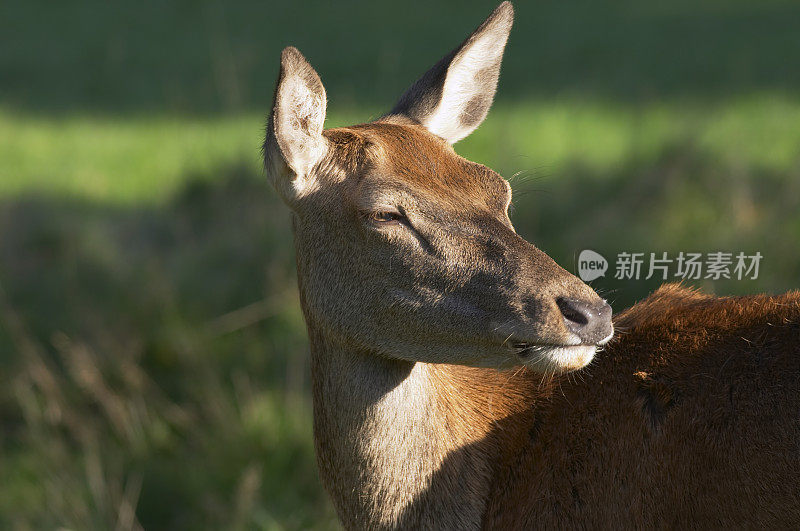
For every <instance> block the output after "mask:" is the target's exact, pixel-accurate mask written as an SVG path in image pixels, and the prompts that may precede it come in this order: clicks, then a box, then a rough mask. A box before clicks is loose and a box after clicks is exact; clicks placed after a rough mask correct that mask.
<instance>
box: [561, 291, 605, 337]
mask: <svg viewBox="0 0 800 531" xmlns="http://www.w3.org/2000/svg"><path fill="white" fill-rule="evenodd" d="M556 305H557V306H558V309H559V310H561V314H562V315H563V316H564V324H566V325H567V328H568V329H569V331H570V332H572V333H574V334H575V335H577V336H578V337H579V338H580V339H581V341H583V342H584V343H597V342H599V341H602V340H603V339H605V338H606V337H608V335H609V334H610V333H611V332H612V331H613V329H614V328H613V326H612V324H611V306H609V305H608V303H606V302H605V301H602V302H600V303H599V304H598V303H589V302H585V301H581V300H578V299H569V298H566V297H559V298H558V299H556Z"/></svg>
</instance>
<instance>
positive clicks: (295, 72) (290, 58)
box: [264, 46, 327, 203]
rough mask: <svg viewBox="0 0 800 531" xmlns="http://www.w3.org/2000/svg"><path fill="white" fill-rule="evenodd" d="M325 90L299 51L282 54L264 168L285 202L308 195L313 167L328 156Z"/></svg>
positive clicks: (290, 50) (294, 49) (265, 145)
mask: <svg viewBox="0 0 800 531" xmlns="http://www.w3.org/2000/svg"><path fill="white" fill-rule="evenodd" d="M325 109H326V98H325V87H323V86H322V81H320V79H319V75H317V73H316V72H315V71H314V69H313V68H312V67H311V65H310V64H308V61H306V58H305V57H303V54H301V53H300V51H299V50H298V49H297V48H294V47H291V46H290V47H288V48H285V49H284V50H283V52H282V53H281V71H280V75H279V77H278V84H277V86H276V88H275V100H274V102H273V104H272V112H271V113H270V116H269V120H268V121H267V135H266V139H265V140H264V165H265V167H266V171H267V176H268V177H269V179H270V181H272V184H273V185H274V186H275V189H276V190H277V191H278V193H279V194H280V195H281V197H282V198H283V200H284V201H286V202H287V203H291V202H292V201H293V200H295V199H297V198H298V197H300V196H302V195H303V194H304V193H306V192H307V191H308V190H309V188H310V187H312V185H313V180H314V179H313V175H312V172H313V169H314V166H315V165H316V164H317V163H318V162H319V161H320V160H321V159H322V158H323V157H324V156H325V154H326V152H327V142H326V141H325V138H324V137H323V136H322V128H323V123H324V122H325Z"/></svg>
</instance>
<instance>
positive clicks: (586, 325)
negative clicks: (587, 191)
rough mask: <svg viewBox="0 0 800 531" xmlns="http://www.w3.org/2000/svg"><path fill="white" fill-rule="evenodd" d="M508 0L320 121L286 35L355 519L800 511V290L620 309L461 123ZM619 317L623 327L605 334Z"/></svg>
mask: <svg viewBox="0 0 800 531" xmlns="http://www.w3.org/2000/svg"><path fill="white" fill-rule="evenodd" d="M513 15H514V12H513V8H512V6H511V4H510V3H508V2H504V3H502V4H500V6H499V7H497V8H496V9H495V10H494V11H493V12H492V13H491V15H490V16H489V17H488V18H487V19H486V20H485V21H484V22H483V23H482V24H481V25H480V26H479V27H478V28H477V29H476V30H475V31H474V32H473V33H472V34H470V35H469V37H467V39H466V40H465V41H464V42H463V43H462V44H461V45H460V46H458V47H457V48H455V49H454V50H453V51H452V52H450V53H449V54H447V55H445V56H444V57H443V58H442V59H441V60H440V61H439V62H438V63H436V64H435V65H434V66H433V67H432V68H431V69H430V70H428V71H427V72H426V73H425V74H423V75H422V76H421V77H420V78H419V79H418V80H417V81H416V82H414V83H413V84H412V85H411V86H410V88H409V89H408V90H407V91H406V92H405V93H404V94H402V96H401V97H400V98H399V100H398V101H397V103H396V104H395V106H394V107H393V108H392V109H391V111H389V112H388V113H387V114H385V115H384V116H382V117H380V118H378V119H376V120H374V121H372V122H370V123H365V124H360V125H353V126H349V127H339V128H334V129H327V130H325V129H324V121H325V116H326V108H327V97H326V92H325V88H324V87H323V85H322V82H321V80H320V77H319V75H318V74H317V72H316V71H315V70H314V69H313V68H312V66H311V65H310V64H309V62H308V61H307V60H306V59H305V57H304V56H303V55H302V54H301V53H300V52H299V51H298V50H297V49H295V48H292V47H288V48H286V49H284V50H283V52H282V53H281V59H280V72H279V76H278V81H277V85H276V88H275V94H274V101H273V106H272V110H271V113H270V115H269V118H268V120H267V125H266V138H265V140H264V144H263V152H264V164H265V168H266V175H267V177H268V179H269V180H270V182H271V183H272V185H273V186H274V188H275V190H276V193H277V194H278V196H279V197H280V198H281V200H282V201H283V202H284V203H285V204H286V205H287V207H288V209H289V212H290V213H291V219H292V231H293V237H294V242H295V252H296V263H297V275H298V289H299V294H300V303H301V305H302V309H303V314H304V318H305V321H306V324H307V330H308V336H309V344H310V358H311V380H312V394H313V415H314V440H315V450H316V456H317V465H318V470H319V473H320V478H321V482H322V484H323V486H324V487H325V489H326V490H327V492H328V493H329V495H330V497H331V499H332V501H333V505H334V507H335V509H336V512H337V515H338V517H339V519H340V520H341V522H342V524H343V525H344V526H345V527H346V528H348V529H416V528H419V529H479V528H487V529H527V528H565V527H578V528H597V527H599V528H651V527H658V528H664V527H671V528H681V527H692V528H697V527H701V528H702V527H715V528H721V527H730V526H736V527H741V526H746V527H770V528H799V527H800V293H799V292H790V293H786V294H784V295H774V296H770V295H753V296H739V297H717V296H712V295H707V294H703V293H701V292H699V291H697V290H694V289H691V288H688V287H685V286H682V285H675V284H667V285H664V286H662V287H661V288H659V289H658V290H657V291H655V292H653V293H652V294H651V295H650V296H649V297H647V298H646V299H644V300H642V301H640V302H639V303H637V304H635V305H634V306H632V307H630V308H628V309H627V310H625V311H623V312H621V313H620V314H618V315H616V316H613V317H612V310H611V307H610V306H609V304H608V303H607V302H606V301H605V300H604V299H602V298H601V297H600V296H599V295H598V294H597V293H596V292H595V291H594V290H593V289H592V288H591V287H589V286H588V285H587V284H585V283H584V282H582V281H581V280H579V279H578V278H577V277H575V276H573V275H572V274H571V273H569V272H568V271H566V270H565V269H563V268H562V267H561V266H559V265H558V264H557V263H556V262H555V261H554V260H553V259H552V258H550V257H549V256H548V255H547V254H545V253H544V252H543V251H542V250H540V249H538V248H537V247H535V246H534V245H533V244H531V243H529V242H527V241H526V240H524V239H523V238H522V237H521V236H519V235H518V234H517V232H516V231H515V229H514V226H513V225H512V223H511V220H510V218H509V214H508V206H509V203H510V201H511V188H510V186H509V184H508V182H507V181H506V180H505V179H503V178H502V177H501V176H500V175H498V174H497V173H495V172H494V171H493V170H491V169H489V168H488V167H486V166H484V165H481V164H478V163H475V162H471V161H468V160H466V159H464V158H462V157H461V156H459V155H458V154H457V153H456V152H455V150H454V149H453V147H452V145H453V144H454V143H456V142H458V141H459V140H461V139H463V138H464V137H466V136H467V135H469V134H470V133H471V132H472V131H474V130H475V129H476V128H477V127H478V126H479V125H480V123H481V122H482V121H483V120H484V119H485V118H486V116H487V113H488V111H489V108H490V106H491V105H492V102H493V100H494V96H495V92H496V88H497V84H498V79H499V74H500V64H501V60H502V57H503V53H504V49H505V45H506V42H507V40H508V36H509V33H510V30H511V25H512V21H513ZM615 329H616V331H617V333H616V334H615Z"/></svg>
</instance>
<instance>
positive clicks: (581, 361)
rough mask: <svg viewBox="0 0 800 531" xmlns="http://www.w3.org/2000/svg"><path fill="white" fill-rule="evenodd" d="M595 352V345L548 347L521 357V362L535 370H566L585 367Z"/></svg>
mask: <svg viewBox="0 0 800 531" xmlns="http://www.w3.org/2000/svg"><path fill="white" fill-rule="evenodd" d="M596 352H597V347H596V346H595V345H575V346H568V347H549V348H547V349H545V350H542V351H539V352H537V353H535V354H533V355H532V356H531V358H530V359H523V364H525V366H526V367H528V368H529V369H531V370H534V371H536V372H552V371H553V370H555V371H556V372H568V371H575V370H578V369H581V368H583V367H586V366H587V365H589V363H590V362H591V361H592V359H593V358H594V355H595V353H596Z"/></svg>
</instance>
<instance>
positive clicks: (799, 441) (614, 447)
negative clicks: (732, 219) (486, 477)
mask: <svg viewBox="0 0 800 531" xmlns="http://www.w3.org/2000/svg"><path fill="white" fill-rule="evenodd" d="M616 324H617V326H618V327H620V328H621V329H622V330H623V332H622V333H620V335H619V336H618V338H617V339H616V340H615V341H613V342H612V343H611V344H610V345H609V346H608V348H607V350H606V351H605V352H603V353H601V354H600V355H598V356H597V358H596V361H595V363H593V364H592V365H591V366H590V367H588V368H587V369H586V370H585V371H584V372H583V373H582V374H580V375H578V376H569V375H568V376H565V377H562V378H560V379H559V381H558V382H557V384H556V386H555V387H554V388H552V389H551V390H550V393H549V395H548V396H547V397H544V396H540V397H539V398H538V400H536V401H535V403H536V404H537V405H538V408H539V409H540V410H542V409H543V411H542V412H541V414H540V415H535V418H533V419H531V418H530V417H528V418H526V417H520V416H517V418H516V419H514V421H513V422H509V423H508V424H514V425H515V429H516V430H519V431H520V432H525V431H528V432H530V435H531V437H530V438H529V439H528V440H523V441H522V443H521V444H519V445H516V446H510V447H506V448H504V451H503V455H502V457H501V459H500V460H501V462H502V463H503V465H502V466H501V470H500V472H499V474H498V475H497V476H496V477H495V479H494V483H493V489H492V498H491V501H490V503H489V505H488V508H487V512H486V515H485V520H484V524H485V526H486V527H487V528H490V529H522V528H530V527H537V528H563V527H584V528H585V527H589V528H596V527H601V528H610V527H614V528H619V527H625V528H655V527H671V528H676V527H677V528H709V527H711V528H722V527H737V528H738V527H740V526H742V525H743V524H744V525H746V526H747V527H752V528H762V529H763V528H771V529H775V528H783V529H788V528H795V529H796V528H797V527H798V526H800V480H798V478H800V293H799V292H793V293H788V294H786V295H782V296H777V297H770V296H765V295H759V296H752V297H724V298H716V297H711V296H707V295H702V294H699V293H697V292H694V291H690V290H687V289H685V288H681V287H679V286H675V285H670V286H664V287H662V288H661V289H659V290H658V291H657V292H655V293H654V294H653V295H651V296H650V297H649V298H648V299H646V300H645V301H643V302H641V303H639V304H637V305H636V306H634V307H632V308H630V309H629V310H627V311H626V312H624V313H623V314H621V315H620V316H618V317H617V319H616ZM522 385H523V386H525V385H529V384H527V383H523V384H522ZM542 404H546V406H543V405H542ZM517 419H519V420H520V421H521V422H520V423H519V424H518V423H517Z"/></svg>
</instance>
